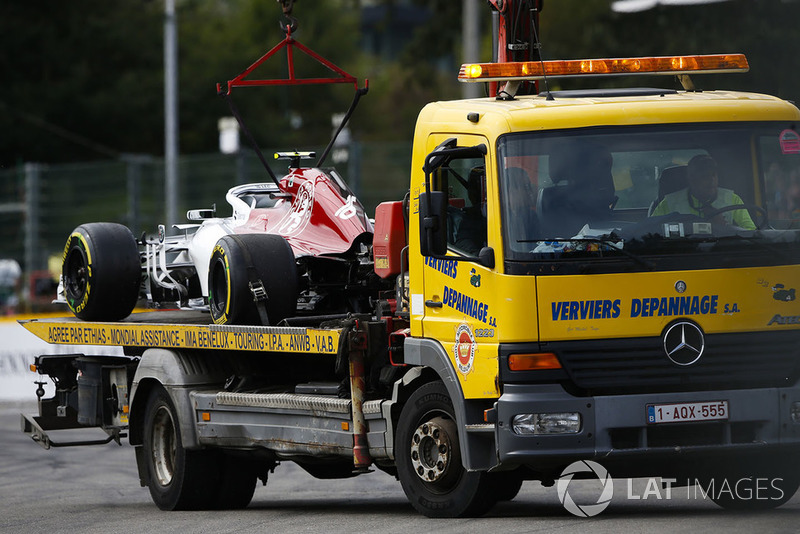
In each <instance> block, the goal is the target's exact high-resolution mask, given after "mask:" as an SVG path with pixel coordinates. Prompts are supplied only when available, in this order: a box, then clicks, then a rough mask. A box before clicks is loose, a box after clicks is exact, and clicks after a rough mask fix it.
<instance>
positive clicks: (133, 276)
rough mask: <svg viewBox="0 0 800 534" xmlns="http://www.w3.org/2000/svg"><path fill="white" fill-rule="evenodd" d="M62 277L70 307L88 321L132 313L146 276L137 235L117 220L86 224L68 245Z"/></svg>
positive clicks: (75, 231) (76, 229)
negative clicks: (115, 221)
mask: <svg viewBox="0 0 800 534" xmlns="http://www.w3.org/2000/svg"><path fill="white" fill-rule="evenodd" d="M63 257H64V262H63V264H62V269H61V276H62V279H63V283H64V296H65V297H66V300H67V305H68V306H69V309H70V310H72V313H74V314H75V315H76V316H77V317H79V318H81V319H84V320H87V321H118V320H120V319H124V318H125V317H127V316H128V315H130V313H131V311H133V308H134V306H136V301H137V300H138V298H139V286H140V283H141V278H142V267H141V260H140V257H139V247H138V245H137V244H136V238H134V237H133V234H132V233H131V231H130V230H129V229H128V228H127V227H126V226H123V225H121V224H116V223H89V224H82V225H81V226H78V227H77V228H75V230H73V232H72V234H70V236H69V239H67V244H66V246H65V247H64V256H63Z"/></svg>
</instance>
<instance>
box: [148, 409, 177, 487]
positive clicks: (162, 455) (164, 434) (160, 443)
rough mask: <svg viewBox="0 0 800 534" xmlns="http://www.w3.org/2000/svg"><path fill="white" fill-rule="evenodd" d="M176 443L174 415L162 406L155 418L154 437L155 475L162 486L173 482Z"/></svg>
mask: <svg viewBox="0 0 800 534" xmlns="http://www.w3.org/2000/svg"><path fill="white" fill-rule="evenodd" d="M176 445H177V444H176V439H175V425H174V424H173V422H172V415H171V414H170V413H169V410H168V409H167V408H166V407H165V406H161V407H160V408H159V409H158V411H157V412H156V415H155V417H154V418H153V437H152V451H153V452H152V455H153V458H152V460H153V467H154V471H155V473H154V475H155V477H156V480H158V483H159V485H161V486H168V485H169V484H170V483H171V482H172V478H173V476H174V473H175V449H176Z"/></svg>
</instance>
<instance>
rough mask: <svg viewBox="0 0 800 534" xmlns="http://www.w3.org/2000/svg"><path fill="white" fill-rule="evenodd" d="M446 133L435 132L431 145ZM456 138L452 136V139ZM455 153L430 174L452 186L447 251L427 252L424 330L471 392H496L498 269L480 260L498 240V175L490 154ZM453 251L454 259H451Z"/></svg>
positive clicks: (474, 141) (435, 184)
mask: <svg viewBox="0 0 800 534" xmlns="http://www.w3.org/2000/svg"><path fill="white" fill-rule="evenodd" d="M443 137H444V136H439V138H434V137H433V136H432V137H431V138H430V145H431V146H430V147H429V148H430V151H432V150H433V149H434V148H436V146H438V145H439V144H440V143H441V142H442V141H443V139H442V138H443ZM451 144H452V141H451ZM455 144H456V146H457V147H473V146H477V145H484V146H486V147H487V148H488V147H489V146H490V145H489V144H488V141H487V140H486V138H484V137H482V136H475V135H459V136H458V138H457V140H456V143H455ZM475 156H476V155H475V154H474V153H473V154H466V155H465V157H459V156H455V157H453V158H452V159H450V160H449V161H448V162H447V163H445V164H444V165H442V166H441V167H440V168H438V169H437V170H436V171H434V172H433V173H432V175H431V188H432V190H435V191H446V192H447V207H446V210H447V249H448V252H447V257H445V258H434V257H425V258H424V260H423V261H424V265H423V269H422V272H423V288H424V294H423V300H424V311H423V318H422V330H423V335H424V336H425V337H426V338H428V339H436V340H438V341H439V342H440V343H441V345H442V346H443V348H444V349H445V351H446V352H447V354H448V357H449V358H450V361H451V364H452V365H453V368H454V369H455V370H456V372H457V374H458V376H459V380H460V381H461V386H462V389H463V391H464V394H465V396H466V397H467V398H470V397H472V398H476V397H492V396H496V394H497V391H496V385H495V378H496V376H497V344H496V339H497V338H496V337H495V330H496V328H495V327H496V325H495V324H494V319H493V317H492V310H490V306H489V304H488V303H489V301H490V300H491V297H490V295H491V292H492V287H493V281H494V275H495V271H494V269H493V268H490V267H487V266H484V265H481V264H480V263H479V262H477V261H466V260H458V259H455V258H457V257H459V256H461V257H473V258H474V257H477V256H478V255H479V253H480V252H481V249H483V248H484V247H492V246H493V245H495V237H494V232H492V231H490V229H491V228H492V227H493V223H494V221H495V219H496V218H495V216H494V214H495V213H497V206H495V203H494V202H493V201H492V199H496V198H497V197H496V194H495V191H496V186H495V185H494V184H496V178H495V172H494V169H493V168H492V165H490V164H489V156H478V157H475ZM450 257H453V259H449V258H450Z"/></svg>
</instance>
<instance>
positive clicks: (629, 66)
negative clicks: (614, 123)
mask: <svg viewBox="0 0 800 534" xmlns="http://www.w3.org/2000/svg"><path fill="white" fill-rule="evenodd" d="M748 70H750V66H749V65H748V63H747V58H745V57H744V54H715V55H704V56H664V57H632V58H615V59H569V60H559V61H516V62H509V63H465V64H464V65H462V66H461V70H460V71H459V73H458V80H459V81H461V82H493V81H506V80H531V81H532V80H541V79H543V78H544V77H545V76H547V77H553V78H558V77H562V76H603V75H614V74H617V75H621V74H622V75H624V74H670V75H679V74H692V73H694V74H701V73H705V74H712V73H723V72H747V71H748Z"/></svg>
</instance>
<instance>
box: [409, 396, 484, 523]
mask: <svg viewBox="0 0 800 534" xmlns="http://www.w3.org/2000/svg"><path fill="white" fill-rule="evenodd" d="M395 452H396V462H397V472H398V476H399V477H400V483H401V484H402V486H403V491H404V492H405V493H406V496H407V497H408V499H409V501H411V505H412V506H413V507H414V508H415V509H416V510H417V511H418V512H420V513H422V514H424V515H426V516H428V517H466V516H479V515H483V514H484V513H486V512H488V511H489V509H490V508H491V507H492V506H494V504H495V503H496V502H497V499H496V498H495V496H494V495H493V494H492V491H491V490H492V488H493V484H492V481H491V480H490V479H489V477H488V475H487V474H486V473H483V472H470V471H467V470H466V469H465V468H464V466H463V463H462V461H461V449H460V444H459V438H458V426H457V424H456V418H455V412H454V410H453V404H452V402H451V400H450V397H449V396H448V393H447V389H446V388H445V386H444V384H443V383H442V382H431V383H428V384H425V385H424V386H422V387H420V388H419V389H418V390H417V391H415V392H414V393H413V394H412V395H411V397H410V398H409V399H408V402H407V403H406V404H405V406H404V407H403V410H402V412H401V414H400V420H399V422H398V431H397V438H396V443H395Z"/></svg>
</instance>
